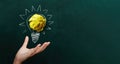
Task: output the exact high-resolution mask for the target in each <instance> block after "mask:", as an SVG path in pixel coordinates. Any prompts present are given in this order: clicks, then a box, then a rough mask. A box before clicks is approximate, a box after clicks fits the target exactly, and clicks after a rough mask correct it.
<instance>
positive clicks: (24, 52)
mask: <svg viewBox="0 0 120 64" xmlns="http://www.w3.org/2000/svg"><path fill="white" fill-rule="evenodd" d="M28 41H29V37H28V36H26V38H25V41H24V43H23V45H22V47H21V48H20V49H19V51H18V52H17V54H16V56H15V59H14V62H13V64H21V63H22V62H23V61H25V60H27V59H28V58H30V57H32V56H34V55H35V54H38V53H40V52H42V51H43V50H45V49H46V47H47V46H48V45H49V44H50V42H45V43H44V44H43V45H41V44H38V45H37V46H36V47H34V48H31V49H28V48H27V44H28Z"/></svg>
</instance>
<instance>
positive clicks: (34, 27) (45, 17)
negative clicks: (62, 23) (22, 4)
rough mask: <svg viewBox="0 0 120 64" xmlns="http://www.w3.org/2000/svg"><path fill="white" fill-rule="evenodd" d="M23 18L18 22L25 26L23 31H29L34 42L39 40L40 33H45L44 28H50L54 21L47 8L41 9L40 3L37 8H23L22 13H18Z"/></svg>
mask: <svg viewBox="0 0 120 64" xmlns="http://www.w3.org/2000/svg"><path fill="white" fill-rule="evenodd" d="M19 16H20V18H21V19H22V20H23V22H21V23H20V24H19V26H22V27H23V28H25V29H24V30H23V33H25V32H26V31H27V29H28V30H29V31H30V33H31V38H32V41H33V42H34V43H36V42H37V41H38V40H39V36H40V34H43V35H45V33H46V30H51V25H52V24H53V23H54V21H53V20H51V19H52V17H53V15H52V14H49V13H48V10H47V9H43V10H42V9H41V5H39V6H38V7H37V8H35V7H34V6H32V8H31V10H29V9H25V13H24V14H20V15H19Z"/></svg>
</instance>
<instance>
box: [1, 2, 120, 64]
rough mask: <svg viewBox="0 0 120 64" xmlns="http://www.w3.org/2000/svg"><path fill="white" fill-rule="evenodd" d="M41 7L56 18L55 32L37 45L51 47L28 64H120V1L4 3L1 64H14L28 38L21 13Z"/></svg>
mask: <svg viewBox="0 0 120 64" xmlns="http://www.w3.org/2000/svg"><path fill="white" fill-rule="evenodd" d="M38 5H41V7H42V8H43V9H45V8H47V9H48V10H49V13H51V14H52V15H53V17H52V20H54V23H53V25H52V26H51V28H52V30H51V31H47V32H46V35H45V36H41V37H40V39H39V41H38V42H37V43H36V44H34V43H33V42H32V41H31V38H30V42H29V45H28V47H34V46H35V45H37V44H38V43H43V42H45V41H51V45H50V46H49V47H48V48H47V49H46V50H45V51H44V52H43V53H41V54H38V55H36V56H34V57H32V58H30V59H29V60H27V61H25V62H24V64H120V1H119V0H12V1H10V0H0V64H12V62H13V59H14V56H15V54H16V52H17V50H18V49H19V48H20V47H21V45H22V43H23V41H24V38H25V36H26V35H28V36H30V33H29V32H27V33H22V28H21V27H20V26H19V23H21V22H23V20H21V18H20V16H19V15H20V14H22V13H24V10H25V9H31V6H35V7H37V6H38Z"/></svg>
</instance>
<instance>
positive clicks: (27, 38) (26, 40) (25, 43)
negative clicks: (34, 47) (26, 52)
mask: <svg viewBox="0 0 120 64" xmlns="http://www.w3.org/2000/svg"><path fill="white" fill-rule="evenodd" d="M28 41H29V37H28V36H26V37H25V40H24V43H23V45H22V47H27V45H28Z"/></svg>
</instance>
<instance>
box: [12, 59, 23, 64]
mask: <svg viewBox="0 0 120 64" xmlns="http://www.w3.org/2000/svg"><path fill="white" fill-rule="evenodd" d="M13 64H22V62H21V61H19V60H17V59H14V62H13Z"/></svg>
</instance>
